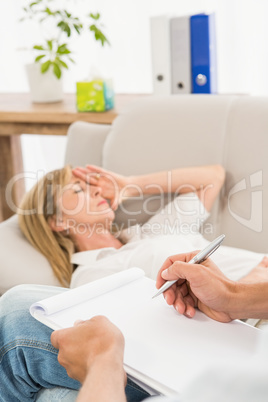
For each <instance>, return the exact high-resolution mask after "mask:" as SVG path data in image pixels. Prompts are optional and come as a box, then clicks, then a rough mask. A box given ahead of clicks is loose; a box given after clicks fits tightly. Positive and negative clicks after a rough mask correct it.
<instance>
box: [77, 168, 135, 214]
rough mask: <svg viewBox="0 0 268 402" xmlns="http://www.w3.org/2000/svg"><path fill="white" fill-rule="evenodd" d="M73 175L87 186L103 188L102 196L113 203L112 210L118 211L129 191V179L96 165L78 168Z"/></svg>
mask: <svg viewBox="0 0 268 402" xmlns="http://www.w3.org/2000/svg"><path fill="white" fill-rule="evenodd" d="M72 173H73V175H74V176H76V177H77V178H79V179H80V180H83V181H84V182H86V183H87V184H90V185H93V186H97V187H100V188H101V191H102V196H103V197H104V198H106V199H108V200H110V202H111V208H112V209H114V210H116V209H117V208H118V205H119V204H120V202H121V200H122V198H123V196H124V195H125V194H124V190H126V189H127V185H128V184H130V183H129V179H128V178H127V177H125V176H122V175H119V174H117V173H113V172H111V171H109V170H106V169H103V168H101V167H99V166H95V165H87V166H86V167H76V168H74V169H73V171H72Z"/></svg>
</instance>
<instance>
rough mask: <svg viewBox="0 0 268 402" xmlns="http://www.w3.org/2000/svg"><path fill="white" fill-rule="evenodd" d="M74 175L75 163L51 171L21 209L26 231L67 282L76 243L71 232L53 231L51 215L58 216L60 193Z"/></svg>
mask: <svg viewBox="0 0 268 402" xmlns="http://www.w3.org/2000/svg"><path fill="white" fill-rule="evenodd" d="M71 176H72V170H71V166H65V167H64V168H63V169H59V170H54V171H52V172H50V173H48V174H47V175H45V176H44V177H43V178H42V179H40V180H39V181H38V183H37V184H36V185H35V186H33V188H32V189H31V190H30V191H29V192H28V193H26V194H25V196H24V197H23V200H22V202H21V204H20V206H19V210H18V216H19V225H20V229H21V231H22V233H23V234H24V235H25V236H26V238H27V239H28V240H29V242H30V243H31V244H32V245H33V246H34V247H35V248H36V249H37V250H38V251H40V252H41V253H42V254H43V255H44V256H45V257H46V258H47V260H48V261H49V263H50V265H51V267H52V269H53V272H54V275H55V276H56V278H57V279H58V280H59V282H60V283H61V285H63V286H69V284H70V281H71V276H72V272H73V266H72V264H71V255H72V254H73V252H74V243H73V241H72V240H71V239H70V237H69V236H68V234H66V233H64V232H54V231H52V229H51V228H50V225H49V219H51V218H53V217H54V216H56V214H57V208H58V205H57V201H58V197H59V194H60V192H61V190H62V189H63V187H64V186H65V185H66V184H68V183H69V181H70V179H71Z"/></svg>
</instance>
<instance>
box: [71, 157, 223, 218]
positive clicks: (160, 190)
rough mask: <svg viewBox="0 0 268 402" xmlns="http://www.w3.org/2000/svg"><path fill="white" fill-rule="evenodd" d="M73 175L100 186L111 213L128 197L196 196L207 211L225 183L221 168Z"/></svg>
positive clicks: (93, 170)
mask: <svg viewBox="0 0 268 402" xmlns="http://www.w3.org/2000/svg"><path fill="white" fill-rule="evenodd" d="M73 173H74V175H75V176H77V177H79V178H80V179H82V180H84V181H86V182H88V183H89V184H92V185H95V186H100V188H101V189H102V193H103V196H104V197H105V198H108V199H111V200H112V204H113V206H114V209H116V208H117V206H118V204H119V203H120V202H121V200H122V199H124V198H127V197H136V196H141V195H143V194H164V193H176V194H183V193H189V192H196V193H197V195H198V197H199V198H200V200H201V201H202V203H203V205H204V206H205V208H206V209H207V210H208V211H209V210H210V209H211V207H212V205H213V203H214V201H215V199H216V197H217V195H218V194H219V191H220V189H221V187H222V185H223V183H224V179H225V171H224V169H223V167H222V166H221V165H210V166H200V167H188V168H179V169H172V170H166V171H162V172H156V173H150V174H146V175H138V176H129V177H127V176H122V175H119V174H116V173H113V172H110V171H107V170H105V169H102V168H100V167H98V166H94V165H88V166H87V167H86V168H80V167H79V168H75V169H74V170H73Z"/></svg>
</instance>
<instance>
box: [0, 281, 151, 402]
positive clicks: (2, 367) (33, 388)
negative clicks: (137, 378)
mask: <svg viewBox="0 0 268 402" xmlns="http://www.w3.org/2000/svg"><path fill="white" fill-rule="evenodd" d="M64 291H66V289H63V288H58V287H51V286H41V285H20V286H16V287H15V288H13V289H11V290H9V291H8V292H6V293H5V294H4V295H3V296H2V297H1V298H0V401H1V402H11V401H12V402H16V401H18V402H24V401H35V400H38V401H39V402H42V401H51V402H52V401H65V402H71V401H74V400H75V399H76V396H77V390H79V388H80V386H81V384H80V383H79V382H78V381H75V380H73V379H71V378H70V377H68V375H67V373H66V370H65V369H64V368H63V367H62V366H60V364H59V363H58V360H57V354H58V350H57V349H55V348H54V347H53V346H52V345H51V343H50V335H51V332H52V330H51V329H50V328H48V327H47V326H45V325H43V324H41V323H40V322H38V321H37V320H35V319H34V318H32V316H31V315H30V313H29V307H30V305H31V304H32V303H34V302H35V301H38V300H41V299H44V298H46V297H50V296H53V295H55V294H58V293H59V292H64ZM44 388H46V390H44ZM126 395H127V399H128V401H129V402H130V401H131V402H134V401H141V400H143V399H145V398H146V397H147V396H148V394H147V392H145V391H144V390H142V389H141V388H140V387H138V386H137V385H136V384H134V383H132V382H131V381H130V380H128V385H127V387H126Z"/></svg>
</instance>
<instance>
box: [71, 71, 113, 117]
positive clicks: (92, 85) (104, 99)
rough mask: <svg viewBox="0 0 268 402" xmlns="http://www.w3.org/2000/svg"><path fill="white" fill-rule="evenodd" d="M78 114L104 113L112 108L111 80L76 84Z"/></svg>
mask: <svg viewBox="0 0 268 402" xmlns="http://www.w3.org/2000/svg"><path fill="white" fill-rule="evenodd" d="M76 106H77V110H78V112H104V111H105V110H110V109H112V108H113V107H114V91H113V86H112V82H111V80H97V79H96V80H93V81H84V82H77V83H76Z"/></svg>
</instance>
